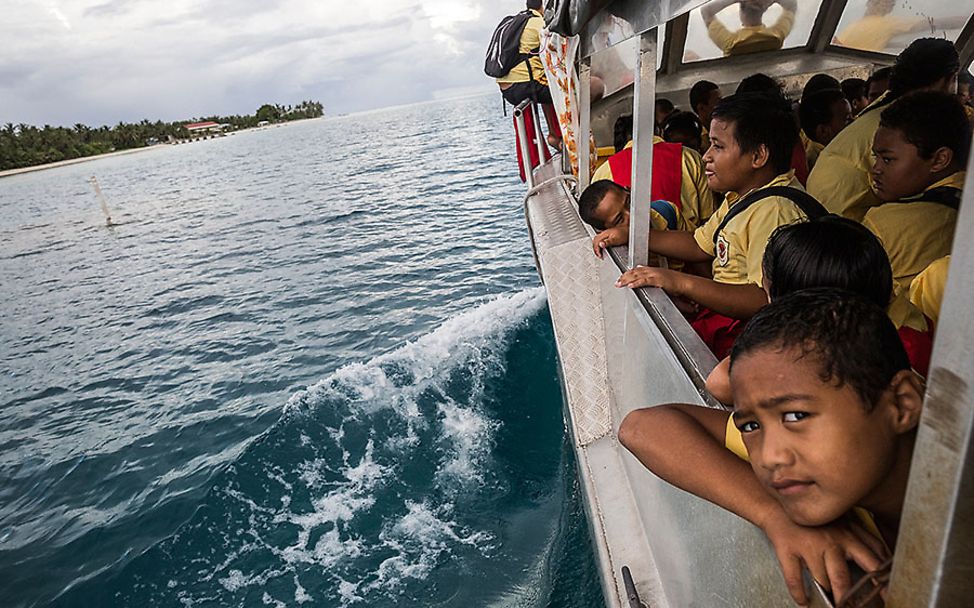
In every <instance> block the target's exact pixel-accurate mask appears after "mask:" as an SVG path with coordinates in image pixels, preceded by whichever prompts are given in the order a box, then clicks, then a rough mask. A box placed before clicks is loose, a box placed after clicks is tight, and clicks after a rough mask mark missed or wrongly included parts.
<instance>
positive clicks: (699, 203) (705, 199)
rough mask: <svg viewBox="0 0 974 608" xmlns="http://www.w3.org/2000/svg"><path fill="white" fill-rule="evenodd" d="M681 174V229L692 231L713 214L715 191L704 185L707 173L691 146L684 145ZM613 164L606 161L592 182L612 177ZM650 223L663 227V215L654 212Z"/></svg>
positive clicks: (654, 141) (655, 140) (597, 170)
mask: <svg viewBox="0 0 974 608" xmlns="http://www.w3.org/2000/svg"><path fill="white" fill-rule="evenodd" d="M662 141H663V138H662V137H659V136H658V135H654V136H653V143H654V144H656V143H660V142H662ZM631 147H632V142H631V141H630V142H629V143H628V144H626V148H624V149H628V148H631ZM681 169H682V173H683V176H682V178H681V180H680V206H681V210H680V215H679V227H680V230H687V231H693V230H696V229H697V228H698V227H699V226H701V225H703V223H704V222H706V221H707V220H708V219H709V218H710V216H711V215H713V213H714V193H713V192H712V191H711V190H710V186H708V185H707V174H706V173H704V165H703V158H701V156H700V153H699V152H697V151H696V150H694V149H692V148H687V147H686V146H684V147H683V161H682V163H681ZM612 177H613V176H612V167H610V166H609V163H608V162H605V163H602V165H601V166H600V167H599V168H598V169H596V170H595V173H594V174H593V175H592V181H593V182H596V181H599V180H602V179H608V180H612ZM652 214H653V219H652V226H653V228H657V229H665V228H666V220H665V219H663V216H661V215H659V214H658V213H657V212H655V211H653V212H652Z"/></svg>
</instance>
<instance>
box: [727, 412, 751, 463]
mask: <svg viewBox="0 0 974 608" xmlns="http://www.w3.org/2000/svg"><path fill="white" fill-rule="evenodd" d="M724 447H725V448H727V449H728V450H730V451H731V452H734V454H735V455H736V456H737V457H738V458H740V459H741V460H746V461H748V462H750V461H751V458H750V456H749V455H748V453H747V447H746V446H745V445H744V437H743V436H742V435H741V431H740V429H738V428H737V425H736V424H734V414H731V415H730V416H728V417H727V430H726V431H724Z"/></svg>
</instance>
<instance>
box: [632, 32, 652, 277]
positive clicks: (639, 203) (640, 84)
mask: <svg viewBox="0 0 974 608" xmlns="http://www.w3.org/2000/svg"><path fill="white" fill-rule="evenodd" d="M633 86H634V90H635V91H634V92H635V95H634V97H633V108H632V118H633V133H632V136H633V150H632V193H631V196H630V209H629V267H630V268H635V267H636V266H639V265H644V266H645V265H647V264H649V228H650V205H651V204H652V186H651V177H652V174H653V135H654V133H655V126H656V28H653V29H651V30H649V31H647V32H644V33H643V34H642V35H641V36H640V37H639V51H638V56H637V57H636V81H635V84H634V85H633Z"/></svg>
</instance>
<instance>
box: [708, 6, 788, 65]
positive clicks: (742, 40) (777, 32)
mask: <svg viewBox="0 0 974 608" xmlns="http://www.w3.org/2000/svg"><path fill="white" fill-rule="evenodd" d="M794 25H795V13H793V12H791V11H782V13H781V16H780V17H778V19H777V20H776V21H775V22H774V24H773V25H771V26H770V27H769V26H767V25H764V24H761V25H758V26H746V27H742V28H741V29H739V30H737V31H735V32H732V31H730V30H729V29H727V26H725V25H724V24H723V23H722V22H721V21H720V19H714V20H713V21H711V22H710V25H709V26H708V27H707V35H709V36H710V39H711V40H712V41H713V43H714V44H716V45H717V47H718V48H720V50H722V51H723V52H724V55H725V56H727V55H743V54H746V53H757V52H758V51H774V50H777V49H780V48H781V47H782V45H783V44H784V41H785V38H787V37H788V34H790V33H791V29H792V27H794Z"/></svg>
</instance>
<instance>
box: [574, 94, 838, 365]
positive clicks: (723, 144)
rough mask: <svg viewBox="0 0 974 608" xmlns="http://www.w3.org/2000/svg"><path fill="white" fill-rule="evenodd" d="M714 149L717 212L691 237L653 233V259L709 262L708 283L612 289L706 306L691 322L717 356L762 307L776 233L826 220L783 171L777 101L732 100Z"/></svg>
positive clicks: (650, 277)
mask: <svg viewBox="0 0 974 608" xmlns="http://www.w3.org/2000/svg"><path fill="white" fill-rule="evenodd" d="M713 116H714V118H713V121H712V122H711V131H710V135H711V141H712V145H711V147H710V149H709V150H708V151H707V154H706V155H705V156H704V162H705V163H706V170H707V176H708V177H707V180H708V184H709V185H710V188H711V189H713V190H715V191H717V192H726V193H727V196H726V198H725V200H724V202H723V204H722V205H721V206H720V208H719V209H718V210H717V211H716V212H715V213H714V214H713V216H712V217H711V218H710V219H709V220H708V221H707V223H706V224H704V225H703V226H701V227H700V228H698V229H697V230H696V231H695V232H693V233H692V234H691V233H687V232H676V231H673V232H662V231H653V232H652V234H651V237H650V239H649V247H650V251H652V252H653V253H656V254H659V255H663V256H666V257H668V258H674V259H679V260H683V261H685V262H708V263H712V268H713V280H711V279H705V278H703V277H696V276H689V275H686V274H682V273H677V272H674V271H671V270H664V269H660V268H648V267H637V268H634V269H632V270H630V271H628V272H626V273H625V274H623V275H622V277H621V278H620V279H619V281H618V283H617V284H616V285H617V286H618V287H629V288H636V287H659V288H661V289H664V290H666V291H667V292H668V293H669V294H671V295H673V296H681V297H684V298H687V299H689V300H692V301H694V302H696V303H697V304H698V305H700V306H702V307H705V308H706V309H707V310H705V311H703V312H702V313H701V314H700V315H699V316H698V317H697V318H695V319H694V320H693V325H694V328H695V329H696V330H697V331H698V333H699V334H700V335H701V337H702V338H703V339H704V342H706V343H707V345H708V346H710V348H711V349H712V350H713V351H714V352H715V354H717V355H718V356H719V357H723V356H724V355H725V354H726V352H727V351H728V349H729V348H730V344H731V343H732V342H733V336H734V335H735V333H736V332H738V331H740V324H739V323H738V320H741V319H748V318H750V317H751V315H753V314H754V313H755V312H757V311H758V309H760V308H761V307H762V306H764V305H765V304H766V303H767V298H766V297H765V294H764V290H763V289H762V288H761V258H762V256H763V255H764V247H765V245H766V244H767V242H768V238H769V237H770V236H771V233H772V232H773V231H774V230H775V228H777V227H778V226H782V225H785V224H791V223H794V222H798V221H802V220H804V219H806V218H807V217H808V216H809V215H815V214H818V213H821V214H824V212H823V211H822V210H821V209H820V206H818V205H817V203H815V201H814V200H809V199H808V197H807V195H804V191H803V190H802V188H801V185H800V184H799V183H798V182H797V181H796V180H795V178H794V175H793V173H792V172H791V171H790V170H789V164H790V160H791V151H792V148H793V147H794V145H795V142H796V141H797V139H798V135H797V129H796V128H795V123H794V121H793V120H792V118H791V114H790V113H789V112H788V110H787V108H785V107H783V106H782V104H781V103H780V101H777V100H774V99H771V98H769V97H765V96H761V95H753V96H751V95H734V96H732V97H728V98H727V99H724V100H723V101H721V103H720V104H718V106H717V107H716V108H715V109H714V113H713ZM781 186H783V187H785V188H784V189H776V190H768V189H769V188H776V187H781ZM628 238H629V234H628V231H623V230H620V229H619V228H618V227H617V228H610V229H608V230H606V231H604V232H601V233H599V234H598V235H596V237H595V239H594V241H593V248H594V249H595V252H596V254H597V255H601V251H602V249H604V248H605V247H608V246H613V245H621V244H623V243H626V242H628Z"/></svg>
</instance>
